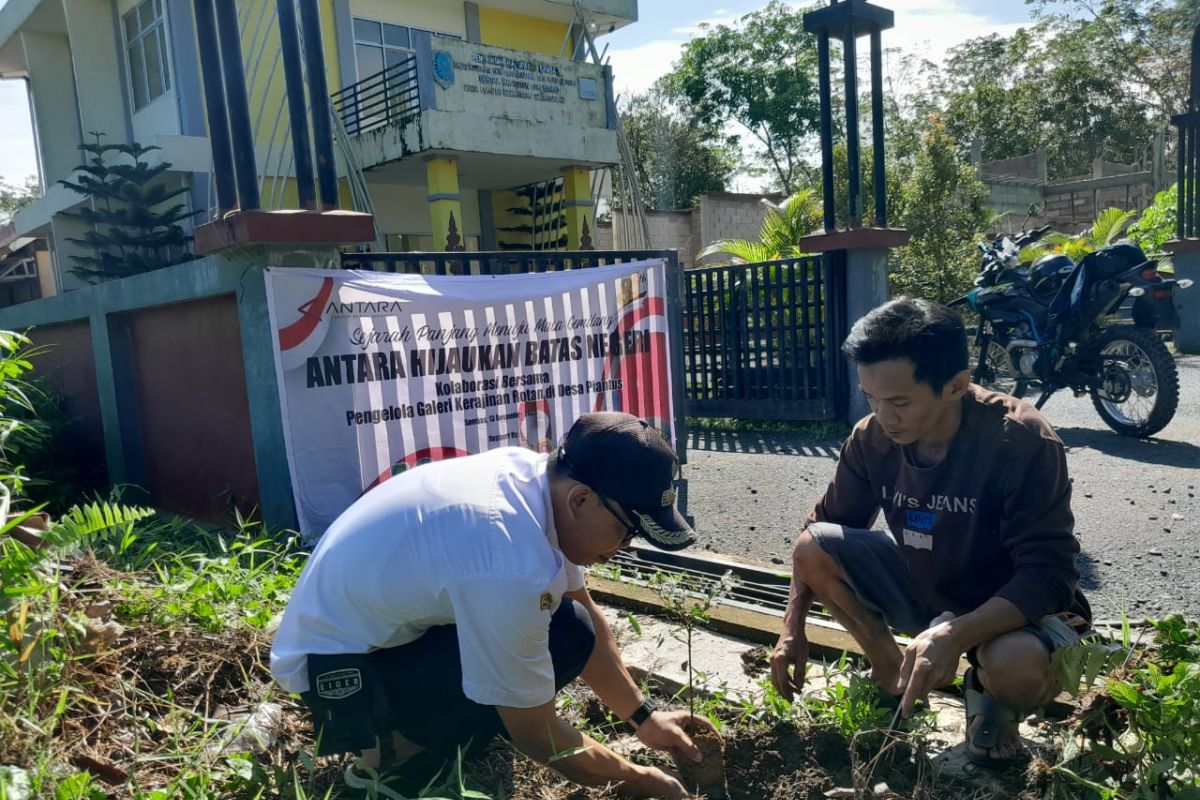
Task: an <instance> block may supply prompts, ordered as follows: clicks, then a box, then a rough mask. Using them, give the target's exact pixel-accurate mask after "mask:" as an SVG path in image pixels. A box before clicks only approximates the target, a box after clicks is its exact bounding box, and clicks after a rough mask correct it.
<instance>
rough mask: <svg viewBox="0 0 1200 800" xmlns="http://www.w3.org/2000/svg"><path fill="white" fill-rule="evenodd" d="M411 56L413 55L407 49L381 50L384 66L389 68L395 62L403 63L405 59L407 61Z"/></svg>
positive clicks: (394, 64)
mask: <svg viewBox="0 0 1200 800" xmlns="http://www.w3.org/2000/svg"><path fill="white" fill-rule="evenodd" d="M412 57H413V55H412V53H410V52H409V51H407V50H384V51H383V61H384V66H386V67H388V68H389V69H391V68H392V67H394V66H396V65H397V64H403V63H404V62H405V61H408V60H409V59H410V58H412Z"/></svg>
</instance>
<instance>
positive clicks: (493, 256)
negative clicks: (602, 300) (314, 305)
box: [342, 250, 678, 275]
mask: <svg viewBox="0 0 1200 800" xmlns="http://www.w3.org/2000/svg"><path fill="white" fill-rule="evenodd" d="M648 258H665V259H668V264H677V263H678V261H677V258H676V253H675V251H674V250H493V251H487V252H465V251H464V252H457V253H454V252H448V253H441V252H437V253H344V254H342V267H343V268H345V269H368V270H374V271H375V272H406V273H414V272H415V273H423V274H426V275H516V274H523V273H526V272H558V271H560V270H564V269H584V268H588V267H603V266H605V265H606V264H623V263H626V262H629V261H644V260H646V259H648Z"/></svg>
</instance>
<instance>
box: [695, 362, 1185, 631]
mask: <svg viewBox="0 0 1200 800" xmlns="http://www.w3.org/2000/svg"><path fill="white" fill-rule="evenodd" d="M1177 364H1178V365H1179V377H1180V400H1179V410H1178V411H1177V412H1176V414H1175V419H1174V420H1172V422H1171V424H1170V425H1168V426H1167V427H1166V428H1165V429H1164V430H1163V431H1162V432H1161V433H1159V434H1158V435H1157V436H1156V437H1155V438H1153V439H1149V440H1137V439H1129V438H1126V437H1122V436H1118V435H1117V434H1116V433H1113V432H1112V431H1111V430H1109V428H1108V427H1107V426H1105V425H1104V423H1103V422H1102V421H1101V420H1100V417H1099V416H1098V415H1097V414H1096V411H1095V409H1094V408H1093V407H1092V403H1091V400H1090V398H1087V397H1081V398H1075V397H1073V396H1072V395H1071V393H1070V392H1069V391H1068V392H1059V393H1058V394H1056V395H1055V396H1054V397H1053V398H1051V400H1050V401H1049V402H1048V403H1047V404H1046V407H1045V409H1044V411H1045V413H1046V416H1047V417H1048V418H1049V419H1050V421H1051V422H1052V423H1053V424H1054V426H1055V427H1056V428H1057V429H1058V433H1059V436H1061V437H1062V440H1063V442H1064V443H1065V444H1066V446H1067V459H1068V462H1069V465H1070V471H1071V476H1072V480H1073V482H1074V499H1073V501H1072V507H1073V508H1074V511H1075V518H1076V525H1075V528H1076V533H1077V534H1078V536H1079V540H1080V543H1081V545H1082V548H1083V552H1082V553H1081V554H1080V557H1079V568H1080V572H1081V574H1082V576H1083V578H1082V585H1083V588H1084V591H1085V592H1086V593H1087V594H1088V596H1089V598H1090V599H1091V602H1092V606H1093V608H1094V610H1095V614H1096V617H1097V618H1098V619H1100V618H1105V619H1112V618H1116V617H1119V616H1120V613H1121V609H1122V608H1125V609H1127V611H1128V612H1129V614H1130V616H1131V617H1132V618H1134V619H1140V618H1141V617H1144V616H1152V617H1158V616H1162V615H1164V614H1167V613H1171V612H1183V613H1186V614H1189V615H1191V616H1193V617H1200V592H1196V591H1195V588H1194V587H1196V586H1198V585H1200V499H1198V498H1197V496H1196V495H1197V494H1200V491H1198V490H1197V486H1200V446H1198V445H1197V444H1195V443H1198V442H1200V357H1197V356H1189V357H1183V358H1180V359H1178V361H1177ZM840 446H841V440H840V438H839V437H837V436H831V437H828V436H827V437H818V438H813V437H812V436H809V435H803V434H798V433H773V432H772V433H762V432H746V431H739V432H725V431H709V430H696V431H693V432H691V433H690V434H689V447H688V463H687V466H686V467H685V468H684V475H685V477H687V478H688V483H689V487H688V511H689V512H690V513H691V514H693V515H694V516H695V520H696V529H697V535H698V538H699V546H700V547H701V548H703V549H705V550H711V551H713V552H718V553H723V554H726V555H730V556H734V557H735V558H740V559H742V560H750V561H754V562H756V563H760V564H763V565H764V566H773V567H774V568H775V569H778V568H779V565H780V564H786V563H789V562H790V553H791V542H792V539H793V537H794V536H795V534H796V532H797V530H798V526H799V523H800V521H801V520H803V518H804V516H805V514H807V513H808V510H809V508H810V507H811V506H812V504H813V503H814V502H815V501H816V499H817V497H819V496H820V494H821V492H822V491H824V489H825V486H826V484H827V483H828V481H829V478H830V477H831V476H832V474H833V468H834V464H835V462H836V459H837V454H838V450H839V448H840Z"/></svg>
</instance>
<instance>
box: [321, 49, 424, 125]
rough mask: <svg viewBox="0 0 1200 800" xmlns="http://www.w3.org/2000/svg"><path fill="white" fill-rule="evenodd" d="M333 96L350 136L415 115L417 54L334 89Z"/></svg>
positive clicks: (418, 101) (418, 100)
mask: <svg viewBox="0 0 1200 800" xmlns="http://www.w3.org/2000/svg"><path fill="white" fill-rule="evenodd" d="M332 99H333V111H334V113H335V114H337V115H338V117H339V118H340V119H341V121H342V126H343V127H344V128H345V129H346V134H347V135H349V136H358V135H359V134H363V133H367V132H369V131H373V130H375V129H376V128H382V127H383V126H385V125H390V124H392V123H394V122H400V121H403V120H405V119H408V118H410V117H414V116H416V115H417V114H419V113H420V111H421V90H420V88H419V86H418V83H417V57H416V55H409V56H407V57H406V58H405V59H404V60H403V61H401V62H400V63H398V64H393V65H392V66H390V67H388V68H387V69H385V70H384V71H383V72H377V73H375V74H374V75H371V76H369V77H367V78H364V79H363V80H361V81H359V82H358V83H355V84H353V85H351V86H347V87H346V88H345V89H342V90H341V91H339V92H334V94H333V95H332Z"/></svg>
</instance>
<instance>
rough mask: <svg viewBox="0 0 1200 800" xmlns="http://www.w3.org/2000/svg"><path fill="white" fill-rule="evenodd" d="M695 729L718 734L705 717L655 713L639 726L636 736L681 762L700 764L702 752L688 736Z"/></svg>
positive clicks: (677, 712) (684, 713) (674, 712)
mask: <svg viewBox="0 0 1200 800" xmlns="http://www.w3.org/2000/svg"><path fill="white" fill-rule="evenodd" d="M694 728H707V729H708V730H710V731H712V732H713V733H714V734H715V733H716V732H717V729H716V728H714V727H713V726H712V723H711V722H709V721H708V720H706V719H705V718H704V717H696V716H692V715H691V714H689V713H688V712H686V711H655V712H654V713H653V714H651V715H650V718H649V719H647V720H646V721H645V722H643V723H642V724H641V725H639V726H638V728H637V731H636V734H637V737H638V738H639V739H641V741H642V744H644V745H646V746H647V747H650V748H653V749H654V750H661V751H663V752H664V753H670V754H671V755H673V756H675V757H676V758H677V759H679V760H686V761H695V762H699V761H700V750H699V748H697V747H696V745H695V743H693V742H692V739H691V737H690V736H688V735H687V731H689V730H691V729H694Z"/></svg>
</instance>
